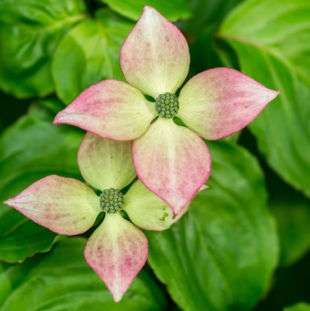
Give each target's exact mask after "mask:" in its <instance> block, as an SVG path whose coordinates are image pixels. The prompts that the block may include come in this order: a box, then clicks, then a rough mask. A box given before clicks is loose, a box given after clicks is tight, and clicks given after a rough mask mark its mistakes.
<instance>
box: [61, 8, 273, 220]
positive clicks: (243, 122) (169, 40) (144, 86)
mask: <svg viewBox="0 0 310 311" xmlns="http://www.w3.org/2000/svg"><path fill="white" fill-rule="evenodd" d="M189 62H190V57H189V48H188V45H187V42H186V39H185V38H184V36H183V34H182V33H181V32H180V31H179V29H178V28H177V27H176V26H175V25H173V24H172V23H170V22H169V21H168V20H167V19H165V18H164V17H163V16H162V15H161V14H160V13H158V12H157V11H156V10H155V9H153V8H151V7H150V6H146V7H145V8H144V9H143V14H142V16H141V17H140V19H139V21H138V22H137V24H136V25H135V27H134V28H133V30H132V31H131V33H130V34H129V36H128V37H127V39H126V40H125V42H124V44H123V46H122V48H121V52H120V65H121V69H122V71H123V73H124V76H125V77H126V79H127V81H128V82H129V83H130V84H131V86H130V85H129V84H127V83H124V82H120V81H114V82H111V80H105V81H102V82H100V83H98V84H96V85H95V86H92V87H90V88H88V89H87V90H85V91H84V92H83V93H82V94H81V95H80V96H79V97H78V98H77V99H76V100H75V101H74V102H73V103H72V104H71V105H69V106H68V107H67V108H66V109H64V110H63V111H62V112H60V113H59V114H58V115H57V116H56V118H55V124H59V123H66V124H72V125H75V126H78V127H81V128H83V129H85V130H87V131H89V132H93V133H96V134H97V135H99V136H101V137H105V138H108V139H112V140H120V141H127V140H134V143H133V152H132V155H133V162H134V166H135V169H136V172H137V175H138V177H139V179H140V180H141V182H142V183H143V184H144V185H145V186H146V187H147V188H148V189H149V190H151V191H152V192H154V193H155V194H156V195H158V196H159V197H160V198H161V199H162V200H163V201H165V202H167V203H168V204H169V205H170V207H171V208H172V210H173V213H174V215H177V214H178V213H180V212H181V211H182V210H183V209H184V207H185V206H186V204H188V202H190V200H191V199H192V198H193V197H194V196H195V194H196V193H197V191H198V189H199V188H200V187H201V186H202V185H203V184H204V183H205V181H206V179H207V178H208V176H209V174H210V167H211V157H210V154H209V152H208V150H207V147H206V146H205V145H204V143H203V142H202V141H201V139H200V138H199V136H201V137H203V138H205V139H209V140H217V139H221V138H223V137H226V136H229V135H231V134H233V133H235V132H237V131H239V130H241V129H242V128H244V127H245V126H247V125H248V124H249V123H250V122H251V121H252V120H253V119H254V118H255V117H256V116H257V115H258V114H259V113H260V112H261V111H262V110H263V109H264V108H265V107H266V105H267V104H268V103H269V102H270V101H272V100H273V99H274V98H275V97H276V96H277V95H278V93H279V92H277V91H273V90H270V89H268V88H266V87H264V86H263V85H261V84H260V83H258V82H256V81H255V80H253V79H252V78H250V77H248V76H246V75H244V74H242V73H240V72H238V71H237V70H234V69H228V68H215V69H211V70H206V71H204V72H202V73H200V74H197V75H196V76H194V77H193V78H191V79H190V80H189V81H188V82H187V83H186V84H185V86H184V87H183V88H182V89H181V91H180V95H179V98H178V104H179V110H178V113H177V115H176V116H177V117H179V118H180V119H181V120H182V121H183V123H184V124H185V125H186V126H187V127H188V129H186V128H184V127H182V126H179V125H177V124H175V123H174V122H173V120H172V119H170V120H169V119H168V120H167V119H164V118H163V117H158V113H157V110H156V109H157V108H156V106H155V103H154V102H150V101H148V100H146V99H145V98H144V97H143V95H142V94H145V95H150V96H152V97H153V98H154V99H157V98H158V96H159V95H161V94H165V93H170V94H175V92H176V91H177V90H178V88H179V87H180V86H181V85H182V83H183V82H184V80H185V78H186V76H187V74H188V70H189ZM198 135H199V136H198ZM202 145H204V146H202Z"/></svg>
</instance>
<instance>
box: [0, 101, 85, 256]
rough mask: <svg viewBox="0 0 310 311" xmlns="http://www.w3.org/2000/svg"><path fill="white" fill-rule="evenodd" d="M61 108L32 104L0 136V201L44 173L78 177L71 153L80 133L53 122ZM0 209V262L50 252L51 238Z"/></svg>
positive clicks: (57, 104)
mask: <svg viewBox="0 0 310 311" xmlns="http://www.w3.org/2000/svg"><path fill="white" fill-rule="evenodd" d="M62 107H63V105H62V104H61V103H60V102H58V101H57V100H55V99H50V100H45V101H42V102H40V103H37V104H36V105H33V106H32V108H31V109H30V111H29V112H28V113H27V114H26V115H25V116H23V117H21V118H20V119H19V120H18V121H17V122H16V123H15V124H13V125H12V126H10V127H9V128H8V129H7V130H6V131H5V132H4V133H3V134H2V136H1V137H0V189H1V191H0V202H3V201H4V200H6V199H8V198H11V197H13V196H15V195H16V194H18V193H19V192H20V191H22V190H23V189H25V188H26V187H28V186H29V185H30V184H31V183H33V182H34V181H36V180H38V179H40V178H42V177H44V176H46V175H49V174H59V175H64V176H71V177H79V176H80V175H79V170H78V166H77V160H76V154H77V149H78V146H79V143H80V141H81V139H82V136H83V135H82V131H79V130H77V129H74V128H69V127H68V128H62V127H59V128H55V127H54V126H53V124H52V116H53V115H54V113H55V110H56V111H57V110H59V108H62ZM0 206H1V208H0V222H1V226H0V260H4V261H8V262H21V261H23V260H24V259H25V258H26V257H29V256H32V255H34V254H35V253H36V252H43V251H48V250H49V249H50V248H51V245H52V244H53V243H54V241H55V237H56V234H54V233H53V232H51V231H50V230H48V229H45V228H43V227H42V226H39V225H37V224H35V223H34V222H32V221H31V220H29V219H28V218H26V217H24V216H23V215H22V214H21V213H19V212H17V211H16V210H14V209H13V208H10V207H8V206H6V205H5V204H3V203H1V204H0Z"/></svg>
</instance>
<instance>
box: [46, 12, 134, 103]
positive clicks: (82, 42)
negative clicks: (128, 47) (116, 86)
mask: <svg viewBox="0 0 310 311" xmlns="http://www.w3.org/2000/svg"><path fill="white" fill-rule="evenodd" d="M133 26H134V24H133V23H132V22H130V21H129V20H127V19H125V18H122V17H120V16H118V15H117V14H115V13H113V12H111V11H109V10H107V9H104V10H99V11H97V12H96V16H95V17H94V19H87V20H85V21H83V22H81V23H80V24H78V25H77V26H76V27H74V28H73V29H71V30H70V31H69V32H68V34H67V35H66V37H65V38H64V39H63V40H62V41H61V43H60V44H59V46H58V48H57V50H56V53H55V56H54V61H53V64H52V72H53V77H54V82H55V87H56V92H57V95H58V96H59V98H61V99H62V100H63V101H64V102H65V103H66V104H70V103H71V102H72V101H73V100H74V99H75V98H76V97H77V96H78V95H79V94H80V93H81V92H82V91H84V90H85V89H86V88H88V87H89V86H91V85H92V84H95V83H97V82H99V81H101V80H104V79H112V78H113V79H119V80H122V79H123V74H122V72H121V69H120V65H119V52H120V48H121V46H122V44H123V42H124V40H125V39H126V37H127V35H128V33H129V32H130V31H131V29H132V27H133Z"/></svg>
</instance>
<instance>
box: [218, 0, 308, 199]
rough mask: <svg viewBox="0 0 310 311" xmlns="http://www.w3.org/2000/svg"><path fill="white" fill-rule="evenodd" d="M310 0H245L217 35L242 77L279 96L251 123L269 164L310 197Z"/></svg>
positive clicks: (251, 127)
mask: <svg viewBox="0 0 310 311" xmlns="http://www.w3.org/2000/svg"><path fill="white" fill-rule="evenodd" d="M309 16H310V1H308V0H296V1H290V0H249V1H246V2H244V3H243V4H242V5H240V6H238V8H236V9H235V10H234V11H233V12H232V13H231V14H230V15H229V16H228V18H227V19H226V20H225V21H224V24H223V25H222V27H221V30H220V33H219V35H220V37H221V38H225V39H226V40H227V41H228V42H229V43H230V44H231V45H232V46H233V48H234V49H235V50H236V52H237V54H238V58H239V62H240V66H241V69H242V71H243V72H244V73H246V74H248V75H250V76H251V77H253V78H254V79H256V80H258V81H259V82H261V83H263V84H264V85H266V86H267V87H269V88H272V89H275V90H280V91H281V94H280V96H279V97H278V98H277V99H276V100H275V101H274V102H272V103H271V104H270V105H269V106H268V107H267V108H266V109H265V110H264V111H263V112H262V113H261V114H260V115H259V117H258V118H257V119H256V120H255V121H254V122H253V123H251V124H250V126H249V127H250V130H251V131H253V133H254V134H255V136H256V137H257V139H258V144H259V149H260V150H261V152H262V153H263V155H264V156H265V157H266V159H267V162H268V164H269V165H270V166H271V167H272V168H273V169H274V170H276V172H277V173H278V174H279V175H280V176H281V177H282V178H284V179H285V180H286V181H287V182H288V183H290V184H291V185H293V186H294V187H296V188H297V189H299V190H301V191H303V192H304V193H305V194H306V195H308V196H310V178H309V171H310V156H309V155H310V144H309V137H310V122H309V120H310V105H309V104H308V103H309V98H310V79H309V73H310V45H309V40H310V18H309Z"/></svg>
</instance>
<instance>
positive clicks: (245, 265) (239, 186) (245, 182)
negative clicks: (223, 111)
mask: <svg viewBox="0 0 310 311" xmlns="http://www.w3.org/2000/svg"><path fill="white" fill-rule="evenodd" d="M208 146H209V147H210V151H211V155H212V159H213V162H212V177H211V178H210V179H209V181H208V183H207V184H208V185H209V186H210V189H207V190H205V191H203V192H201V193H199V194H198V195H197V197H196V198H195V199H194V201H193V203H192V206H191V207H190V209H189V212H188V214H187V215H185V216H184V217H183V218H181V220H180V221H178V222H177V223H176V224H175V225H173V226H172V228H171V229H169V230H168V231H164V232H160V233H148V234H147V235H148V237H149V245H150V256H149V263H150V264H151V267H152V268H153V269H154V271H155V274H156V275H157V276H158V278H159V279H160V280H161V281H162V282H163V283H165V284H166V285H167V287H168V291H169V293H170V294H171V297H172V299H174V300H175V301H176V302H177V303H178V305H179V306H180V307H181V308H182V309H184V310H189V311H196V310H197V311H198V310H199V311H201V310H208V311H222V310H223V311H224V310H225V311H226V310H238V311H243V310H251V309H252V307H253V306H254V305H255V303H256V302H257V301H258V299H259V298H260V297H261V295H262V294H263V293H264V291H265V290H266V289H267V288H268V285H269V281H270V277H271V274H272V272H273V270H274V268H275V266H276V264H277V257H278V240H277V235H276V230H275V225H274V221H273V219H272V217H271V215H270V213H269V212H268V210H267V209H266V189H265V184H264V179H263V176H262V172H261V170H260V168H259V166H258V164H257V161H256V160H255V158H253V156H251V155H250V154H249V153H248V152H247V151H246V150H244V149H243V148H241V147H239V146H236V145H233V144H229V143H226V142H214V143H211V142H208Z"/></svg>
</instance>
